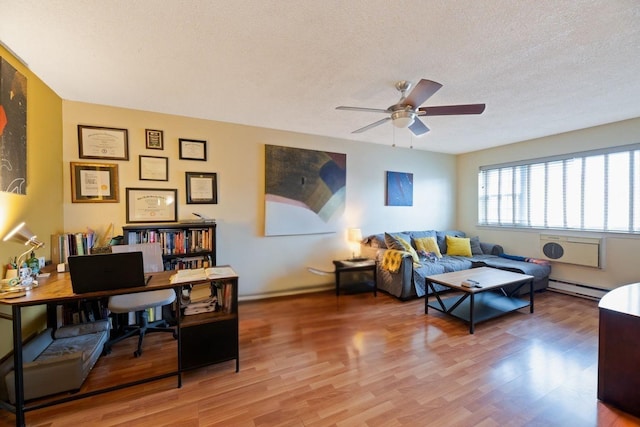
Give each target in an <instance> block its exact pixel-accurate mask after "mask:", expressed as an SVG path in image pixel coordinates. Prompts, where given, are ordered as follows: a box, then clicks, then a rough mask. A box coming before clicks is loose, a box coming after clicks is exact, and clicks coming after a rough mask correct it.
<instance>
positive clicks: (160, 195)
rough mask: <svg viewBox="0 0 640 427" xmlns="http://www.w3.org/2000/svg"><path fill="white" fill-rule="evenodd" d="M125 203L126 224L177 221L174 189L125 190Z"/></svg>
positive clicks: (176, 196)
mask: <svg viewBox="0 0 640 427" xmlns="http://www.w3.org/2000/svg"><path fill="white" fill-rule="evenodd" d="M126 202H127V223H136V222H177V221H178V190H177V189H175V188H127V189H126Z"/></svg>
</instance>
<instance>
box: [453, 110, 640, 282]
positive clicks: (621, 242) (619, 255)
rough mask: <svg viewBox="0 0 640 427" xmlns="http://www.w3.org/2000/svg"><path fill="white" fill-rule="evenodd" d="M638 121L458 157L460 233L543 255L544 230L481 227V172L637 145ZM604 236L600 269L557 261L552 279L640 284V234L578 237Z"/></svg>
mask: <svg viewBox="0 0 640 427" xmlns="http://www.w3.org/2000/svg"><path fill="white" fill-rule="evenodd" d="M639 134H640V118H637V119H631V120H625V121H622V122H617V123H610V124H607V125H602V126H597V127H593V128H588V129H580V130H577V131H573V132H567V133H563V134H560V135H552V136H548V137H545V138H539V139H535V140H531V141H524V142H520V143H516V144H510V145H506V146H503V147H496V148H492V149H488V150H482V151H476V152H473V153H467V154H463V155H460V156H458V159H457V160H458V161H457V163H458V166H457V169H458V182H459V185H458V189H457V197H458V211H457V212H458V220H457V222H458V224H459V226H460V228H461V229H462V230H465V231H467V232H468V233H471V234H474V235H479V236H480V238H481V240H483V241H486V242H493V243H499V244H501V245H502V246H504V249H505V252H506V253H509V254H514V255H522V256H529V257H540V256H541V255H542V253H541V251H540V237H539V236H540V234H551V233H553V234H556V233H555V232H546V233H542V232H541V230H526V229H514V228H497V227H478V226H477V222H478V168H479V167H480V166H483V165H494V164H500V163H506V162H511V161H517V160H524V159H533V158H539V157H545V156H553V155H560V154H566V153H575V152H580V151H587V150H594V149H598V148H605V147H615V146H619V145H626V144H635V143H637V142H638V141H639V139H638V135H639ZM557 234H571V235H581V236H585V237H598V238H602V239H603V242H604V249H603V251H602V254H603V260H602V261H603V266H602V268H591V267H580V266H575V265H570V264H563V263H553V264H552V270H551V278H553V279H556V280H560V281H566V282H569V283H577V284H584V285H590V286H594V287H597V288H615V287H618V286H620V285H625V284H628V283H635V282H638V281H640V268H638V253H640V236H638V235H633V234H620V233H586V232H584V233H576V232H571V233H567V232H564V233H563V232H559V233H557Z"/></svg>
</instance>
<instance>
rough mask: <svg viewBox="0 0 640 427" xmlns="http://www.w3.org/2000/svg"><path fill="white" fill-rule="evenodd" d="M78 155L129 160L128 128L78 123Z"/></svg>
mask: <svg viewBox="0 0 640 427" xmlns="http://www.w3.org/2000/svg"><path fill="white" fill-rule="evenodd" d="M78 156H79V157H80V158H81V159H110V160H129V132H128V131H127V129H116V128H104V127H97V126H85V125H78Z"/></svg>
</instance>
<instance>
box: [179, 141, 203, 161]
mask: <svg viewBox="0 0 640 427" xmlns="http://www.w3.org/2000/svg"><path fill="white" fill-rule="evenodd" d="M178 142H179V143H180V159H183V160H202V161H206V160H207V141H200V140H197V139H184V138H180V139H178Z"/></svg>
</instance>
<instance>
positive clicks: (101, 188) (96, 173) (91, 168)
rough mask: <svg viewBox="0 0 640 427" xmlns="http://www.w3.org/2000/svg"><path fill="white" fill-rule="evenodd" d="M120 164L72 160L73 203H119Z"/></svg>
mask: <svg viewBox="0 0 640 427" xmlns="http://www.w3.org/2000/svg"><path fill="white" fill-rule="evenodd" d="M119 201H120V195H119V189H118V165H116V164H108V163H80V162H71V202H72V203H118V202H119Z"/></svg>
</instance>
